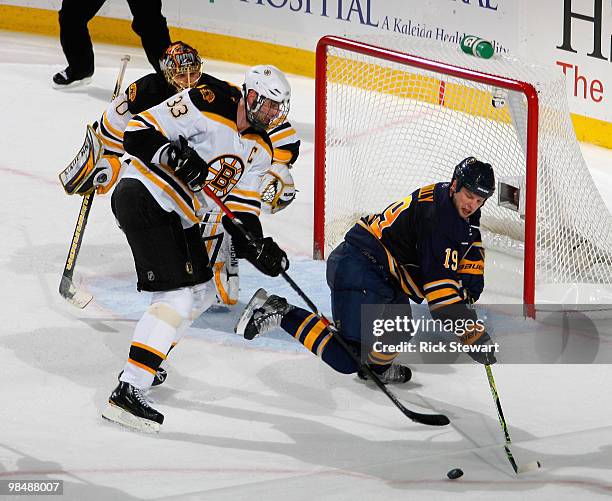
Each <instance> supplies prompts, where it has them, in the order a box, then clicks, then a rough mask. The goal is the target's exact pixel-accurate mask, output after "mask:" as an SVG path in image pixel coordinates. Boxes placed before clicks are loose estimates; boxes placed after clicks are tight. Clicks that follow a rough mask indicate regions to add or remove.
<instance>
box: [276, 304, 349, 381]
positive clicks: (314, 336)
mask: <svg viewBox="0 0 612 501" xmlns="http://www.w3.org/2000/svg"><path fill="white" fill-rule="evenodd" d="M328 325H329V323H328V322H327V321H326V320H323V319H321V318H319V317H318V316H317V315H315V314H314V313H310V312H309V311H307V310H304V309H302V308H299V307H297V306H296V307H295V308H294V309H292V310H291V311H290V312H288V313H287V314H286V315H284V316H283V319H282V320H281V327H282V328H283V329H284V330H285V331H286V332H288V333H289V334H291V335H292V336H293V337H294V338H295V339H297V340H298V341H299V342H300V343H302V344H303V345H304V346H305V347H306V348H307V349H308V350H310V351H311V352H312V353H314V354H315V355H317V356H319V357H320V358H321V359H322V360H323V361H324V362H325V363H326V364H327V365H329V366H330V367H331V368H332V369H334V370H336V371H338V372H341V373H343V374H352V373H354V372H357V370H358V369H359V367H358V366H357V364H356V363H355V362H354V360H353V359H352V358H351V356H350V355H349V354H348V353H347V352H346V351H345V350H344V349H343V348H342V346H341V345H340V343H338V341H337V340H336V339H334V336H333V334H332V333H331V331H330V330H329V329H328V328H327V326H328ZM346 342H347V344H349V346H350V347H351V349H353V350H355V354H359V348H358V347H357V346H355V343H352V342H350V341H348V340H346Z"/></svg>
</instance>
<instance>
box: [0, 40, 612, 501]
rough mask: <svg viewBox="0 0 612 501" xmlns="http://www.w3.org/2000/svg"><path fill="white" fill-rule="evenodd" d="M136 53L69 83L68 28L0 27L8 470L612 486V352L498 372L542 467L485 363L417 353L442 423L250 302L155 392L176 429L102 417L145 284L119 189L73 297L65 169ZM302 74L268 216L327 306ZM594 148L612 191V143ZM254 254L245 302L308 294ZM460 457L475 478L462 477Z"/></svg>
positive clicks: (371, 485)
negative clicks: (265, 332) (515, 469)
mask: <svg viewBox="0 0 612 501" xmlns="http://www.w3.org/2000/svg"><path fill="white" fill-rule="evenodd" d="M124 52H128V53H130V54H131V55H132V61H131V62H130V65H129V67H128V70H127V75H126V82H130V81H133V80H135V79H136V78H138V77H139V76H141V75H143V74H144V73H146V72H148V71H149V66H148V63H147V62H146V59H145V57H144V53H143V52H142V51H141V50H140V49H138V50H137V49H134V48H128V49H122V48H120V47H112V46H102V45H99V46H98V45H97V46H96V73H95V75H94V78H93V82H92V84H91V85H90V86H88V87H85V88H82V89H80V90H74V91H72V92H60V91H56V90H53V89H52V88H51V76H52V74H53V73H54V72H56V71H58V70H60V69H62V68H63V64H64V60H63V55H62V53H61V50H60V48H59V42H58V40H55V39H49V38H38V37H34V36H25V35H16V34H12V33H7V32H3V33H0V91H1V92H2V95H3V98H2V100H1V101H0V117H1V118H0V132H1V133H0V151H1V152H2V155H1V157H0V180H1V181H2V182H1V183H0V200H2V203H1V204H0V221H1V222H2V223H1V224H2V230H3V233H4V234H3V237H2V239H1V242H2V243H1V244H0V245H1V248H2V252H1V253H0V259H1V265H0V283H1V284H2V285H1V286H0V287H1V291H2V295H1V297H2V310H1V311H2V327H1V328H0V399H1V400H0V402H1V403H0V480H2V481H4V480H11V479H13V480H14V479H25V478H38V479H63V480H64V481H65V487H64V493H65V494H64V497H63V498H62V499H67V500H68V499H70V500H90V499H91V500H94V499H95V500H98V499H99V500H111V499H112V500H115V499H116V500H130V499H167V500H174V499H181V500H183V499H193V500H196V499H197V500H201V499H214V500H220V499H228V500H229V499H231V500H236V499H256V498H260V499H267V500H275V499H279V500H280V499H282V500H285V499H291V500H294V499H296V500H302V499H303V500H312V499H333V500H340V499H351V500H354V499H364V500H366V499H367V500H373V499H385V500H391V499H407V498H410V499H424V498H426V497H427V498H432V497H433V498H435V499H458V498H461V499H473V498H481V499H485V498H487V499H488V498H491V497H492V496H495V497H496V499H498V500H501V499H513V500H514V499H517V498H518V497H520V498H521V499H538V500H542V499H551V498H555V499H557V500H562V499H568V500H569V499H572V500H574V499H585V498H589V499H594V498H597V497H604V496H605V497H609V496H610V495H611V494H612V482H611V480H610V478H611V475H610V471H611V470H612V428H611V427H610V422H609V415H610V412H611V411H612V402H611V400H610V391H609V388H610V385H611V383H612V378H611V371H610V368H609V367H607V366H603V365H594V366H577V365H574V366H553V365H548V366H536V365H524V366H516V365H513V366H509V365H508V366H496V367H494V372H495V375H496V378H497V385H498V389H499V391H500V397H501V400H502V404H503V407H504V411H505V414H506V418H507V419H508V421H509V425H510V432H511V434H512V437H513V439H514V442H515V446H514V447H513V451H514V453H515V456H516V458H517V460H518V461H519V463H520V462H529V461H533V460H535V459H538V460H540V461H541V462H542V463H543V469H542V471H541V472H539V473H535V474H530V475H525V476H523V477H519V478H516V477H515V475H514V474H513V473H512V470H511V469H510V465H509V464H508V462H507V460H506V458H505V454H504V452H503V447H502V444H503V442H502V440H503V435H502V433H501V430H500V427H499V424H498V422H497V415H496V411H495V407H494V405H493V402H492V399H491V395H490V394H489V389H488V385H487V382H486V377H485V373H484V370H483V368H482V367H479V366H475V365H454V366H432V365H429V366H422V367H415V368H414V379H413V381H412V382H410V383H409V384H407V385H406V386H405V387H403V388H399V389H398V388H396V389H395V391H396V392H397V394H398V395H399V397H400V398H401V399H402V401H404V402H405V404H406V405H407V406H408V407H411V408H414V409H415V410H418V411H421V412H428V411H430V410H432V409H435V410H436V411H440V412H444V413H447V414H448V415H449V417H450V418H451V420H452V424H451V425H450V426H448V427H446V428H443V429H439V428H435V429H434V428H428V427H425V426H422V425H418V424H415V423H413V422H411V421H409V420H407V419H406V418H405V417H404V416H403V415H402V414H400V413H399V412H398V411H397V410H396V409H395V408H394V407H393V406H392V405H391V404H390V402H389V401H388V400H387V399H386V398H385V397H384V395H382V394H381V393H380V392H379V391H378V390H377V389H375V388H372V387H369V386H364V385H362V384H360V383H358V382H356V380H355V379H354V378H353V377H347V376H343V375H340V374H337V373H335V372H333V371H332V370H331V369H329V368H328V367H327V366H325V365H324V364H322V363H321V362H320V361H319V360H318V359H317V358H315V357H314V356H313V355H312V354H310V353H308V352H306V351H305V350H304V349H303V348H302V347H301V345H299V344H297V343H296V342H294V341H293V340H292V339H291V338H289V337H288V336H287V335H286V334H284V333H282V332H280V331H278V332H274V333H271V334H270V335H269V336H267V337H265V338H262V339H259V340H256V341H254V342H247V341H244V340H242V339H240V338H238V337H237V336H235V335H234V334H232V333H231V330H232V327H233V324H234V321H235V318H236V315H237V310H236V311H234V312H231V313H212V312H211V313H208V314H206V315H204V316H203V317H202V318H200V319H198V320H197V321H196V323H195V325H194V326H193V327H192V328H191V330H190V331H189V334H188V336H187V337H186V338H185V339H184V340H183V341H182V342H181V343H180V345H179V346H178V347H177V348H176V349H175V350H174V351H173V352H172V356H171V357H170V359H169V364H168V373H169V376H168V380H167V382H166V383H165V384H164V385H163V386H161V387H159V388H157V389H154V390H153V391H151V394H150V396H151V398H153V399H154V401H155V405H156V406H157V408H159V410H160V411H161V412H163V413H164V414H165V416H166V421H165V423H164V426H163V428H162V431H161V433H160V434H159V435H156V436H148V435H143V434H139V433H133V432H130V431H126V430H124V429H121V428H118V427H116V426H114V425H112V424H109V423H107V422H105V421H103V420H102V419H101V417H100V412H101V410H102V408H103V406H104V404H105V401H106V399H107V397H108V395H109V393H110V391H111V390H112V389H113V387H114V386H115V384H116V377H117V373H118V372H119V370H120V369H121V367H122V366H123V364H124V362H125V358H126V355H127V350H128V347H129V344H130V340H131V336H132V330H133V328H134V325H135V322H136V320H137V319H138V318H139V317H140V315H141V314H142V312H143V310H144V308H146V306H147V304H148V297H147V295H146V294H139V293H137V292H136V290H135V287H134V285H135V274H134V270H133V264H132V260H131V256H130V252H129V248H128V246H127V243H126V241H125V239H124V237H123V234H122V233H121V232H120V231H119V230H118V229H117V227H116V226H115V223H114V220H113V217H112V214H111V212H110V208H109V197H96V199H95V201H94V207H93V210H92V214H91V218H90V222H89V224H88V226H87V231H86V235H85V241H84V245H83V248H82V252H81V255H80V256H79V262H78V267H77V272H76V277H77V281H78V283H79V284H80V285H81V286H82V287H84V288H85V289H86V290H88V291H90V292H92V293H93V294H94V296H95V299H94V302H93V303H92V304H91V305H89V306H88V307H87V308H86V309H85V310H82V311H81V310H76V309H74V308H73V307H71V306H70V305H69V304H67V303H66V302H65V301H64V300H62V299H61V297H60V296H59V294H58V293H57V287H58V284H59V278H60V275H61V270H62V267H63V264H64V261H65V258H66V252H67V250H68V244H69V241H70V238H71V235H72V231H73V227H74V222H75V218H76V215H77V213H78V210H79V206H80V199H79V198H78V197H67V196H66V195H65V194H64V193H63V190H62V189H61V187H60V185H59V182H58V180H57V173H58V172H59V171H60V170H61V169H62V168H63V167H64V166H65V165H66V164H67V162H69V161H70V160H71V159H72V158H73V156H74V154H75V152H76V151H77V149H78V148H79V147H80V145H81V142H82V139H83V135H84V125H85V123H86V122H88V121H93V120H95V119H96V118H98V116H99V114H100V113H101V111H102V110H103V108H104V107H105V105H106V103H107V102H108V99H109V97H110V94H111V92H112V88H113V84H114V80H115V76H116V72H117V68H118V62H119V58H120V56H121V54H123V53H124ZM203 55H204V56H205V54H203ZM206 71H207V72H210V73H212V74H214V75H217V76H220V77H222V78H226V79H228V80H231V81H233V82H237V83H240V82H241V80H242V75H243V74H244V71H245V68H244V67H241V66H237V65H231V64H226V63H219V62H215V61H208V60H207V61H206ZM290 81H291V84H292V86H293V96H294V97H293V99H292V109H291V121H292V122H293V123H294V125H295V126H296V128H297V129H298V131H299V133H300V134H301V135H302V138H303V146H302V153H301V156H300V159H299V161H298V163H297V165H296V166H295V168H294V170H293V174H294V176H295V179H296V185H297V186H298V189H299V190H300V192H299V193H298V198H297V200H296V201H295V203H294V204H293V205H292V206H291V207H290V208H289V209H287V210H286V211H283V212H281V213H279V214H276V215H274V216H270V217H267V218H265V220H264V227H265V230H266V231H267V232H268V233H270V234H271V235H272V236H273V237H274V238H275V239H276V240H277V241H278V242H279V243H280V244H281V246H283V247H284V248H286V249H287V251H288V253H289V255H290V257H291V261H292V266H291V270H290V274H291V275H292V277H293V278H294V279H295V280H296V281H297V282H298V283H299V284H300V285H301V286H302V287H303V288H304V290H305V291H306V292H307V293H308V294H309V295H311V297H312V298H313V299H314V300H315V302H317V304H319V305H320V306H321V308H322V309H323V311H324V312H326V313H329V308H330V306H329V295H328V292H327V287H326V285H325V280H324V264H323V263H319V262H313V261H311V260H310V259H309V256H310V252H311V242H312V163H313V128H314V126H313V123H314V120H313V118H314V117H313V109H314V107H313V92H314V88H313V87H314V86H313V82H312V81H311V80H309V79H306V78H302V77H296V76H290ZM583 151H584V153H585V155H586V158H587V162H588V163H589V165H590V167H591V169H592V172H593V175H594V176H595V179H596V180H597V183H598V185H599V187H600V189H601V192H602V194H603V196H604V198H606V201H607V202H608V203H609V206H612V170H611V168H610V167H611V161H612V154H611V153H610V152H609V151H607V150H603V149H601V148H595V147H592V146H584V149H583ZM241 268H242V272H241V281H242V282H241V287H242V290H241V299H240V301H241V303H245V302H246V301H247V300H248V298H249V297H250V295H251V294H252V292H253V291H254V290H255V289H256V288H257V287H260V286H265V287H266V288H268V289H270V290H273V291H275V292H277V293H280V294H286V295H287V296H288V297H291V298H292V300H295V301H296V302H297V301H298V299H297V298H296V296H295V294H293V293H292V291H291V290H290V289H289V287H288V286H287V285H286V284H285V283H284V282H283V281H282V279H280V278H277V279H270V278H266V277H262V276H261V275H260V274H258V273H257V272H256V271H255V270H254V269H253V268H252V267H250V266H248V265H246V264H241ZM509 268H511V266H510V267H509ZM505 277H506V278H505V279H508V276H507V275H506V276H505ZM491 294H493V292H491ZM456 467H460V468H462V469H463V470H464V472H465V475H464V476H463V477H462V478H461V479H459V480H457V481H450V480H448V479H447V478H446V472H447V471H448V470H449V469H451V468H456Z"/></svg>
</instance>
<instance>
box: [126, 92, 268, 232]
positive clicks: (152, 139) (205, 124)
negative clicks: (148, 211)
mask: <svg viewBox="0 0 612 501" xmlns="http://www.w3.org/2000/svg"><path fill="white" fill-rule="evenodd" d="M237 109H238V102H236V99H235V98H230V97H229V96H227V95H224V94H223V95H217V94H215V92H214V91H213V90H211V89H210V88H196V89H191V90H185V91H183V92H181V93H179V94H176V95H175V96H172V97H171V98H170V99H168V100H167V101H165V102H163V103H161V104H159V105H157V106H155V107H153V108H151V109H149V110H146V111H144V112H142V113H139V114H138V115H135V116H134V117H133V118H132V120H130V122H129V123H128V125H127V128H126V130H125V134H124V147H125V149H126V152H127V153H126V155H125V156H124V157H123V161H124V163H125V164H128V165H127V166H126V167H125V171H124V173H123V177H130V178H134V179H138V180H140V181H141V182H142V183H143V184H144V185H145V186H146V187H147V189H148V190H149V191H150V192H151V194H152V195H153V196H154V198H155V200H156V201H157V202H158V203H159V204H160V206H161V207H163V208H164V209H165V210H167V211H175V212H176V213H177V214H179V215H180V217H181V219H182V223H183V227H185V228H187V227H190V226H192V225H194V224H196V223H198V222H199V221H200V218H201V216H203V214H204V212H205V211H207V210H211V209H215V208H216V205H215V203H214V202H213V201H212V200H210V199H208V198H207V197H204V196H203V195H201V196H196V194H194V193H193V192H192V191H191V190H190V189H189V188H188V187H187V186H186V185H185V184H184V183H183V182H182V181H180V180H179V179H178V178H177V177H176V176H175V175H174V172H173V170H172V169H171V168H170V167H169V166H167V165H164V164H162V163H160V155H161V153H162V152H163V150H164V149H165V148H166V146H167V143H168V142H172V143H176V144H178V141H179V137H180V136H183V137H185V138H186V139H187V140H188V142H189V145H190V146H191V147H192V148H194V149H195V151H196V152H197V153H198V155H200V157H201V158H202V159H204V160H205V161H206V162H207V163H208V164H209V166H210V168H209V173H208V177H207V180H206V185H207V186H208V187H209V188H210V189H211V190H213V191H214V192H215V194H216V195H217V196H219V197H220V198H221V199H222V200H223V201H224V202H225V204H226V205H227V206H228V208H229V209H230V210H232V211H234V212H250V213H253V214H255V215H257V216H258V215H259V212H260V205H261V204H260V194H259V186H260V183H261V177H262V176H263V175H264V174H265V172H266V170H267V169H268V168H269V167H270V164H271V161H272V156H273V155H272V144H271V142H270V138H269V137H268V134H267V133H266V132H265V131H260V130H257V129H254V128H248V129H247V130H245V131H243V132H242V133H239V132H238V129H237V126H236V113H237Z"/></svg>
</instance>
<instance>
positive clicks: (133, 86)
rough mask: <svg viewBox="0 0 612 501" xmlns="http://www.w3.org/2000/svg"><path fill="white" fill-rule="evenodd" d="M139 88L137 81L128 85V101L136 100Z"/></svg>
mask: <svg viewBox="0 0 612 501" xmlns="http://www.w3.org/2000/svg"><path fill="white" fill-rule="evenodd" d="M137 90H138V88H137V87H136V83H133V84H131V85H130V86H129V87H128V101H130V102H132V103H133V102H134V100H135V99H136V91H137Z"/></svg>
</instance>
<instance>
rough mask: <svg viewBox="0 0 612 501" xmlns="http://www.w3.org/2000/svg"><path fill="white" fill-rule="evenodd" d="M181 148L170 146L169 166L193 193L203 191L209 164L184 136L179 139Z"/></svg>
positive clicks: (168, 153) (168, 152)
mask: <svg viewBox="0 0 612 501" xmlns="http://www.w3.org/2000/svg"><path fill="white" fill-rule="evenodd" d="M179 143H180V146H176V145H174V144H170V146H168V151H167V155H168V165H169V166H170V167H171V168H172V169H173V170H174V174H175V175H176V177H178V178H179V179H180V180H181V181H183V182H184V183H185V184H187V185H188V186H189V188H191V189H192V190H193V191H198V190H201V189H202V184H204V181H206V176H207V175H208V164H207V163H206V162H205V161H204V160H203V159H202V157H200V155H198V153H197V152H196V150H194V149H193V148H192V147H191V146H189V144H187V139H185V138H184V137H183V136H180V137H179Z"/></svg>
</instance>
